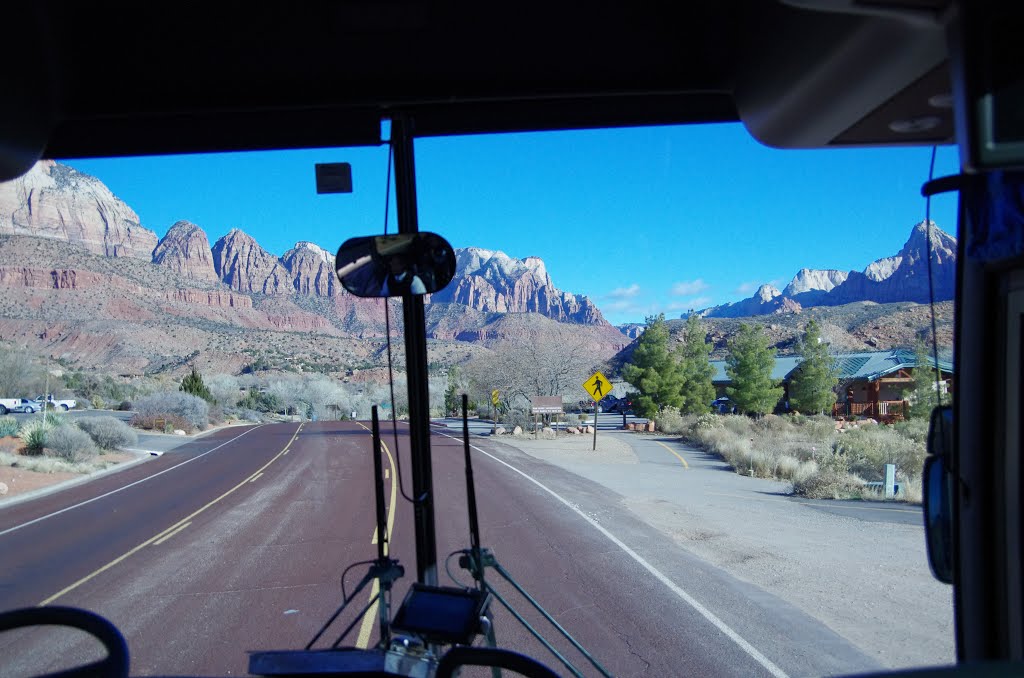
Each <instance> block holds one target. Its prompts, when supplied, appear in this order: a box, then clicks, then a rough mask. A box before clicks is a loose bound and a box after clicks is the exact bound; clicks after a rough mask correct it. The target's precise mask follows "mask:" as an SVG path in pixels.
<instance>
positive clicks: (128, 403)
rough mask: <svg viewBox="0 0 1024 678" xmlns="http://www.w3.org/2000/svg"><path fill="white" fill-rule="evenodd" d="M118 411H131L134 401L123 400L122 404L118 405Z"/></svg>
mask: <svg viewBox="0 0 1024 678" xmlns="http://www.w3.org/2000/svg"><path fill="white" fill-rule="evenodd" d="M117 410H118V412H131V411H132V402H131V401H130V400H122V401H121V404H120V405H118V406H117Z"/></svg>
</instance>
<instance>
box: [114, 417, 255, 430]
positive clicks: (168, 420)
mask: <svg viewBox="0 0 1024 678" xmlns="http://www.w3.org/2000/svg"><path fill="white" fill-rule="evenodd" d="M257 421H260V420H257ZM132 426H133V427H135V428H141V429H146V430H147V431H159V432H161V433H171V432H172V431H174V430H175V429H181V430H182V431H187V430H189V429H190V428H191V426H192V425H191V424H190V423H189V422H188V421H187V420H185V419H182V418H181V417H179V416H178V415H176V414H171V413H169V412H156V413H154V414H136V415H135V416H134V417H132Z"/></svg>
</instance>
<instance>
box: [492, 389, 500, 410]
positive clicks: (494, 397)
mask: <svg viewBox="0 0 1024 678" xmlns="http://www.w3.org/2000/svg"><path fill="white" fill-rule="evenodd" d="M499 395H501V394H500V393H499V392H498V389H494V390H493V391H491V404H492V405H494V406H495V407H497V406H498V401H499V399H498V396H499Z"/></svg>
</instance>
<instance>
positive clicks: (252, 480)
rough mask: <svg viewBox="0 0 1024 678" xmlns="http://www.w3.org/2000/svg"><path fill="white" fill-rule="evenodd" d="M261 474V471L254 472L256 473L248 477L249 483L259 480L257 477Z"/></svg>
mask: <svg viewBox="0 0 1024 678" xmlns="http://www.w3.org/2000/svg"><path fill="white" fill-rule="evenodd" d="M261 475H263V471H260V472H259V473H257V474H256V475H254V476H253V477H251V478H249V482H250V483H255V482H256V481H257V480H259V479H260V476H261Z"/></svg>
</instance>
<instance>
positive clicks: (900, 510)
mask: <svg viewBox="0 0 1024 678" xmlns="http://www.w3.org/2000/svg"><path fill="white" fill-rule="evenodd" d="M704 494H712V495H714V496H716V497H732V498H733V499H747V500H750V501H770V502H780V501H784V502H788V503H790V504H802V505H804V506H818V507H821V508H835V509H849V510H851V511H884V512H886V513H913V514H915V515H921V512H920V511H915V510H911V509H904V508H882V507H880V506H850V505H848V504H832V503H827V502H817V503H816V502H813V501H807V500H803V499H799V498H795V497H793V498H788V497H779V498H778V499H769V498H768V497H748V496H744V495H742V494H728V493H725V492H705V493H704Z"/></svg>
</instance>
